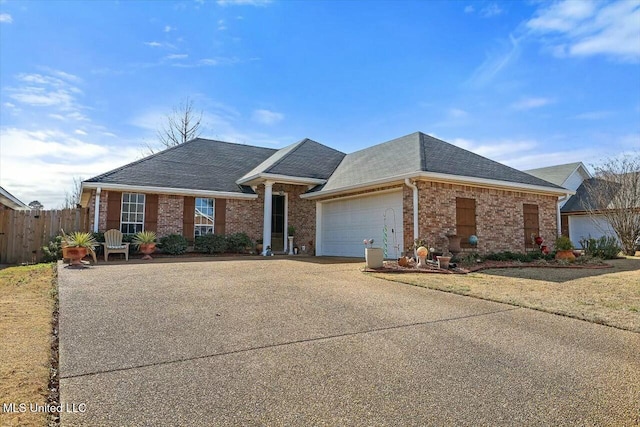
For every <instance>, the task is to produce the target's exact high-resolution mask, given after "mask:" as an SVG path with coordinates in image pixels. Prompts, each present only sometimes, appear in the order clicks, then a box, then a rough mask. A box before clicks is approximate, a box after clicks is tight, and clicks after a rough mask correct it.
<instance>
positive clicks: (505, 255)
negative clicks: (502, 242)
mask: <svg viewBox="0 0 640 427" xmlns="http://www.w3.org/2000/svg"><path fill="white" fill-rule="evenodd" d="M485 259H487V260H490V261H520V262H533V261H536V260H540V259H544V260H550V259H553V255H545V254H543V253H542V252H538V251H533V252H526V253H518V252H510V251H505V252H495V253H491V254H488V255H486V256H485Z"/></svg>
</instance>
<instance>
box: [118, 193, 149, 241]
mask: <svg viewBox="0 0 640 427" xmlns="http://www.w3.org/2000/svg"><path fill="white" fill-rule="evenodd" d="M144 199H145V197H144V194H140V193H122V209H121V210H120V212H121V213H120V231H122V232H123V233H124V234H134V233H137V232H138V231H142V230H144Z"/></svg>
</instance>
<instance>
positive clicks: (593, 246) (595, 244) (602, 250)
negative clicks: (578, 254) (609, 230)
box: [580, 236, 622, 259]
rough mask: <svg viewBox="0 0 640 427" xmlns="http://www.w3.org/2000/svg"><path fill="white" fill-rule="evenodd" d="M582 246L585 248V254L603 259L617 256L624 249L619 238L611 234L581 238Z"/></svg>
mask: <svg viewBox="0 0 640 427" xmlns="http://www.w3.org/2000/svg"><path fill="white" fill-rule="evenodd" d="M580 246H582V249H584V253H585V255H589V256H592V257H596V258H602V259H614V258H617V257H618V254H619V253H620V251H622V247H620V244H619V243H618V240H617V239H616V238H615V237H611V236H602V237H600V238H599V239H594V238H593V237H589V238H587V239H581V240H580Z"/></svg>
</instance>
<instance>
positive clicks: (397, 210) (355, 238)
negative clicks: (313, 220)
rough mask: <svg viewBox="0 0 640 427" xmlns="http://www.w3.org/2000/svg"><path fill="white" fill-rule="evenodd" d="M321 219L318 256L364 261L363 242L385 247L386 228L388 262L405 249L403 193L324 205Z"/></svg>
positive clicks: (376, 194)
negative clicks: (385, 230) (385, 229)
mask: <svg viewBox="0 0 640 427" xmlns="http://www.w3.org/2000/svg"><path fill="white" fill-rule="evenodd" d="M385 214H386V220H385ZM318 218H319V224H318V225H319V227H318V230H317V232H318V243H319V244H318V247H317V254H318V255H325V256H348V257H360V258H362V257H364V245H363V243H362V241H363V240H364V239H370V238H373V239H374V240H375V243H374V245H373V246H374V247H383V235H384V231H383V230H384V227H385V224H386V226H387V253H388V258H394V257H396V256H398V257H399V256H400V253H401V251H402V250H403V248H404V243H403V233H402V190H397V191H395V190H394V191H391V192H385V193H375V194H374V195H367V196H361V197H351V198H345V199H340V200H335V201H328V202H322V203H320V204H319V205H318Z"/></svg>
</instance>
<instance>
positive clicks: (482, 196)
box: [403, 181, 558, 253]
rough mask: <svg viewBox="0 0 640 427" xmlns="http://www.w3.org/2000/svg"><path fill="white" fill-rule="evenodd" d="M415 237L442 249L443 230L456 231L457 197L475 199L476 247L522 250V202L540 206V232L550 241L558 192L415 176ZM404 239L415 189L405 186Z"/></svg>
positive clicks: (409, 231) (408, 242) (409, 234)
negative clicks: (469, 184) (447, 182)
mask: <svg viewBox="0 0 640 427" xmlns="http://www.w3.org/2000/svg"><path fill="white" fill-rule="evenodd" d="M416 185H417V186H418V206H419V209H418V223H419V236H420V238H421V239H425V240H426V241H427V242H428V244H429V246H431V247H433V248H435V249H436V250H437V251H439V252H443V251H446V250H447V248H448V240H447V238H446V237H445V234H448V233H449V232H452V233H455V231H456V197H465V198H471V199H475V200H476V230H477V236H478V246H477V249H476V250H477V251H478V252H480V253H490V252H501V251H513V252H524V250H525V241H524V213H523V204H525V203H527V204H534V205H538V212H539V213H538V215H539V218H538V219H539V225H540V235H541V236H542V237H544V239H545V241H546V242H549V243H551V242H553V241H554V240H555V238H556V234H557V231H556V230H557V228H556V227H557V226H556V224H557V223H556V216H557V211H556V206H557V200H558V199H557V197H555V196H545V195H538V194H531V193H524V192H517V191H509V190H500V189H493V188H482V187H472V186H466V185H457V184H443V183H437V182H429V181H419V182H417V183H416ZM403 203H404V206H403V210H404V220H403V222H404V241H405V246H406V247H407V249H408V248H410V247H412V242H413V190H412V189H410V188H409V187H407V186H405V187H404V193H403Z"/></svg>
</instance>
